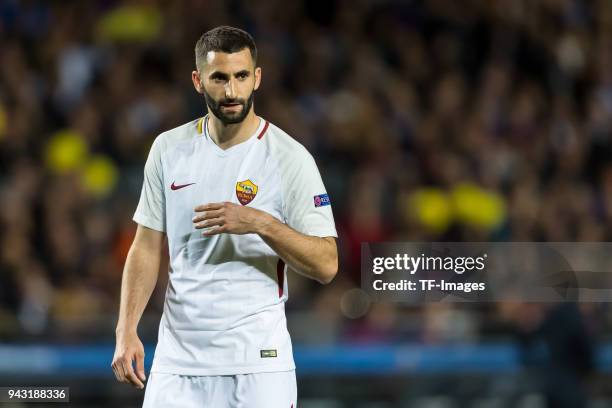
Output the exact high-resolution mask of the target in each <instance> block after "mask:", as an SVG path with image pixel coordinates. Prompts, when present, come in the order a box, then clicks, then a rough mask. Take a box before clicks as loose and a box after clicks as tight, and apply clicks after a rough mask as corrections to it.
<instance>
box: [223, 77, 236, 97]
mask: <svg viewBox="0 0 612 408" xmlns="http://www.w3.org/2000/svg"><path fill="white" fill-rule="evenodd" d="M225 97H226V98H227V99H234V98H235V97H236V83H235V82H234V79H230V80H229V81H227V83H226V84H225Z"/></svg>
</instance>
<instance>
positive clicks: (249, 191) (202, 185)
mask: <svg viewBox="0 0 612 408" xmlns="http://www.w3.org/2000/svg"><path fill="white" fill-rule="evenodd" d="M245 147H246V146H245ZM249 147H250V148H249V149H243V151H241V152H231V153H233V154H226V155H220V154H218V152H215V151H201V149H198V148H193V149H189V150H187V149H185V150H183V151H181V150H178V151H176V152H175V154H174V155H173V157H168V158H167V159H168V160H167V162H166V166H165V170H166V171H165V174H164V179H165V183H166V186H167V188H166V213H167V216H168V220H169V221H170V220H171V219H174V220H175V221H179V222H180V220H181V219H186V218H185V217H187V218H188V219H191V217H192V216H193V209H194V208H195V207H196V206H199V205H203V204H208V203H218V202H224V201H229V202H232V203H236V204H239V205H248V206H250V207H253V208H257V209H260V210H263V211H266V212H268V213H270V214H272V215H273V216H275V217H277V218H279V219H282V218H283V217H282V198H281V188H280V179H279V177H278V174H277V171H276V169H275V167H274V165H273V163H272V162H271V161H270V160H269V158H268V156H267V155H266V154H265V151H263V149H261V148H258V147H259V146H256V145H255V146H249Z"/></svg>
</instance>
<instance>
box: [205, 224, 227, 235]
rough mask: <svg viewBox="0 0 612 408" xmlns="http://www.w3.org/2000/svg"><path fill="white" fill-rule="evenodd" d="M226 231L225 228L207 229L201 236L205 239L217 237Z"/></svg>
mask: <svg viewBox="0 0 612 408" xmlns="http://www.w3.org/2000/svg"><path fill="white" fill-rule="evenodd" d="M226 231H227V228H226V226H225V225H224V226H221V227H220V226H214V227H212V228H209V229H207V230H205V231H204V232H202V235H204V236H206V237H211V236H213V235H218V234H222V233H224V232H226Z"/></svg>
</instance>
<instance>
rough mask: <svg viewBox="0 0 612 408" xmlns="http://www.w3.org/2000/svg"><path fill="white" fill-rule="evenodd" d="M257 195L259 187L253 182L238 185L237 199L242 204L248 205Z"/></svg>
mask: <svg viewBox="0 0 612 408" xmlns="http://www.w3.org/2000/svg"><path fill="white" fill-rule="evenodd" d="M256 195H257V186H256V185H255V184H253V182H252V181H251V180H244V181H239V182H237V183H236V197H238V201H240V204H242V205H247V204H248V203H250V202H251V201H253V199H254V198H255V196H256Z"/></svg>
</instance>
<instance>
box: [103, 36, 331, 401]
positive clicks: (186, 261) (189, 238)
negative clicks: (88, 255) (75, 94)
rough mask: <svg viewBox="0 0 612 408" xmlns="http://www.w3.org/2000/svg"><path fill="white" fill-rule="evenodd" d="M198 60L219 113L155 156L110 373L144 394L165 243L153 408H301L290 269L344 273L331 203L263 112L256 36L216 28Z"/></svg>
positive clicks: (148, 397) (150, 386)
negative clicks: (147, 342)
mask: <svg viewBox="0 0 612 408" xmlns="http://www.w3.org/2000/svg"><path fill="white" fill-rule="evenodd" d="M195 54H196V70H195V71H193V72H192V74H191V76H192V80H193V84H194V86H195V89H196V91H197V92H198V93H200V94H201V95H203V98H204V101H205V103H206V106H207V107H208V112H209V113H208V114H207V115H206V116H205V117H203V118H200V119H197V120H194V121H192V122H189V123H186V124H184V125H182V126H179V127H177V128H175V129H172V130H169V131H167V132H164V133H162V134H161V135H159V136H158V137H157V138H156V139H155V141H154V142H153V145H152V147H151V150H150V153H149V157H148V159H147V162H146V164H145V170H144V182H143V187H142V192H141V196H140V201H139V203H138V207H137V209H136V212H135V214H134V220H135V221H136V222H137V223H138V229H137V232H136V237H135V238H134V242H133V244H132V247H131V249H130V251H129V254H128V257H127V260H126V265H125V269H124V273H123V281H122V287H121V304H120V311H119V321H118V323H117V330H116V340H117V344H116V350H115V355H114V358H113V362H112V368H113V371H114V373H115V376H116V377H117V379H118V380H119V381H121V382H125V383H130V384H132V385H134V386H136V387H137V388H139V389H142V388H144V382H145V373H144V365H143V364H144V363H143V361H144V349H143V345H142V343H141V341H140V340H139V338H138V335H137V331H136V328H137V325H138V322H139V320H140V317H141V316H142V313H143V311H144V308H145V306H146V304H147V302H148V300H149V298H150V296H151V293H152V291H153V289H154V287H155V284H156V281H157V272H158V270H159V264H160V257H161V253H162V249H163V245H164V238H165V237H167V242H168V249H169V254H170V268H169V282H168V287H167V290H166V299H165V305H164V312H163V315H162V318H161V322H160V325H159V337H158V343H157V348H156V350H155V356H154V359H153V367H152V368H151V373H150V375H149V379H148V382H147V387H146V392H145V397H144V405H143V406H144V407H164V408H169V407H181V408H189V407H212V408H224V407H228V408H230V407H247V408H277V407H278V408H290V407H294V408H296V407H297V402H296V399H297V388H296V379H295V364H294V362H293V355H292V348H291V339H290V337H289V333H288V331H287V325H286V320H285V309H284V304H285V301H286V300H287V297H288V293H287V279H286V273H287V269H288V268H290V269H292V270H295V271H297V272H299V273H301V274H302V275H304V276H306V277H309V278H312V279H315V280H317V281H319V282H321V283H328V282H330V281H331V280H332V279H333V278H334V276H335V275H336V272H337V269H338V254H337V248H336V242H335V239H336V237H337V234H336V229H335V226H334V220H333V216H332V211H331V206H330V200H329V197H328V195H327V194H326V191H325V187H324V185H323V182H322V180H321V176H320V174H319V171H318V169H317V166H316V164H315V162H314V160H313V158H312V156H311V155H310V154H309V153H308V151H307V150H306V149H305V148H304V147H303V146H302V145H301V144H299V143H298V142H296V141H295V140H294V139H292V138H291V137H290V136H289V135H287V134H286V133H285V132H283V131H282V130H281V129H279V128H278V127H276V126H274V125H273V124H271V123H269V122H268V121H266V120H265V119H263V118H261V117H259V116H257V115H256V114H255V111H254V107H253V98H254V91H255V90H256V89H257V88H258V87H259V85H260V83H261V74H262V71H261V68H260V67H258V66H257V49H256V46H255V43H254V41H253V38H252V37H251V36H250V35H249V34H248V33H246V32H245V31H242V30H240V29H237V28H233V27H227V26H223V27H217V28H215V29H213V30H211V31H208V32H207V33H205V34H204V35H202V37H201V38H200V39H199V41H198V42H197V44H196V48H195ZM133 364H135V368H134V367H133Z"/></svg>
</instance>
